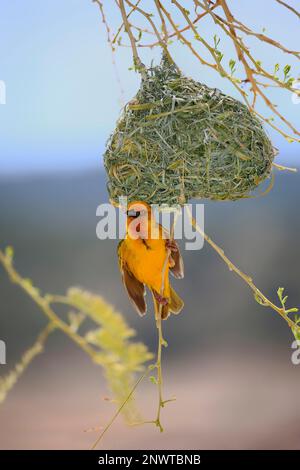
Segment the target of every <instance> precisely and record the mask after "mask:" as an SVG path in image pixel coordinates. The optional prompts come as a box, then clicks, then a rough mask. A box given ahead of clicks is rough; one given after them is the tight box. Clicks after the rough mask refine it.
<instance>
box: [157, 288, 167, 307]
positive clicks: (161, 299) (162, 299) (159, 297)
mask: <svg viewBox="0 0 300 470" xmlns="http://www.w3.org/2000/svg"><path fill="white" fill-rule="evenodd" d="M154 297H155V298H156V300H157V302H158V303H159V304H161V305H168V303H169V301H168V299H167V298H166V297H163V296H162V295H160V294H158V293H157V292H155V291H154Z"/></svg>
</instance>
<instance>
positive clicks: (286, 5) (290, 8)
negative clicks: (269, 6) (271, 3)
mask: <svg viewBox="0 0 300 470" xmlns="http://www.w3.org/2000/svg"><path fill="white" fill-rule="evenodd" d="M276 2H277V3H279V4H280V5H282V6H284V7H285V8H287V9H288V10H290V11H291V12H293V13H294V14H295V15H296V16H298V18H299V19H300V13H299V11H297V10H296V9H295V8H293V7H291V5H289V4H288V3H286V2H283V1H282V0H276Z"/></svg>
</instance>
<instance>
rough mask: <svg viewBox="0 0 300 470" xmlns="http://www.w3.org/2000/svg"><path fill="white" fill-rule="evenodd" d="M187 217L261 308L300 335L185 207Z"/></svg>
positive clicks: (283, 312) (299, 330)
mask: <svg viewBox="0 0 300 470" xmlns="http://www.w3.org/2000/svg"><path fill="white" fill-rule="evenodd" d="M187 211H188V215H189V218H190V220H191V223H192V225H193V227H194V228H195V230H197V232H198V233H199V234H200V235H201V236H202V237H203V238H204V239H205V240H206V242H207V243H208V244H209V245H210V246H211V247H212V248H213V249H214V250H215V251H216V252H217V253H218V255H219V256H220V257H221V258H222V259H223V261H225V263H226V264H227V266H228V268H229V270H230V271H233V272H235V273H236V274H237V275H238V276H239V277H240V278H242V279H243V281H244V282H245V283H246V284H247V285H248V286H249V287H250V289H251V290H252V291H253V293H254V296H255V299H256V300H257V301H258V302H259V303H260V304H261V305H263V306H265V307H270V308H272V309H273V310H274V311H275V312H277V313H278V314H279V315H280V316H281V318H283V319H284V320H285V321H286V322H287V324H288V325H289V327H290V328H291V330H293V331H296V332H298V333H300V325H297V324H296V323H295V322H294V321H293V320H291V318H289V317H288V315H287V313H286V310H285V309H284V308H283V307H282V308H281V307H278V306H277V305H275V304H274V303H273V302H272V301H271V300H269V299H268V298H267V297H266V296H265V295H264V294H263V293H262V292H261V291H260V290H259V289H258V288H257V287H256V285H255V284H254V282H253V280H252V279H251V277H249V276H248V275H247V274H245V273H243V271H241V270H240V269H239V268H238V267H237V266H235V265H234V264H233V263H232V261H230V259H229V258H227V256H226V255H225V253H224V250H222V249H221V248H220V247H219V246H218V245H217V244H216V243H215V242H214V241H213V240H212V239H211V238H210V237H209V236H208V235H207V234H206V233H205V232H204V231H203V230H202V229H201V227H200V226H199V225H198V224H197V222H196V221H195V219H194V218H193V216H192V213H191V211H190V209H189V207H187Z"/></svg>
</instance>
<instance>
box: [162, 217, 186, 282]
mask: <svg viewBox="0 0 300 470" xmlns="http://www.w3.org/2000/svg"><path fill="white" fill-rule="evenodd" d="M161 227H162V226H161ZM162 232H163V234H164V237H165V238H166V240H169V237H170V234H169V232H168V231H167V230H166V229H165V228H164V227H162ZM172 245H173V246H174V248H175V249H174V250H171V253H170V261H171V265H170V272H171V273H172V274H173V276H174V277H175V278H176V279H183V278H184V264H183V259H182V256H181V253H180V250H179V246H178V243H177V242H176V240H172Z"/></svg>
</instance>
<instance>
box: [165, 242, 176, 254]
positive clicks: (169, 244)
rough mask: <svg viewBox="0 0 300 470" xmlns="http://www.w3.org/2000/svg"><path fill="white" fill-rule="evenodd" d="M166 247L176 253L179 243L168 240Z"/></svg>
mask: <svg viewBox="0 0 300 470" xmlns="http://www.w3.org/2000/svg"><path fill="white" fill-rule="evenodd" d="M166 247H167V248H168V249H169V250H170V251H175V252H176V251H178V246H177V243H176V242H175V241H174V240H166Z"/></svg>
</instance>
